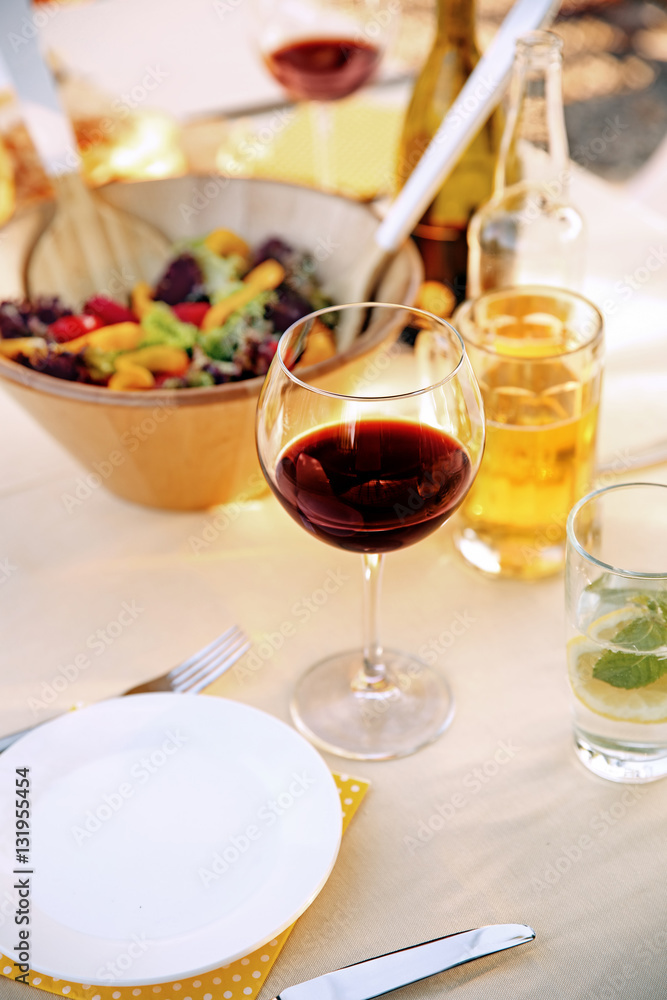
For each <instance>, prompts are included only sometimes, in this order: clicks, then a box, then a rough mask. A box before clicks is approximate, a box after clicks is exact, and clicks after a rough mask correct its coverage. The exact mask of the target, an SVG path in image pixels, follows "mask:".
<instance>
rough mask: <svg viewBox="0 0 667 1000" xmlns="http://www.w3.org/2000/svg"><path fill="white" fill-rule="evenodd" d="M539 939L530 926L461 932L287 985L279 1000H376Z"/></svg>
mask: <svg viewBox="0 0 667 1000" xmlns="http://www.w3.org/2000/svg"><path fill="white" fill-rule="evenodd" d="M534 937H535V931H534V930H533V929H532V927H528V926H526V924H490V925H489V926H487V927H478V928H477V929H476V930H472V931H460V932H459V933H458V934H448V935H447V937H441V938H435V940H434V941H426V942H425V943H424V944H416V945H413V946H412V947H411V948H401V950H400V951H392V952H389V954H388V955H380V956H379V957H378V958H369V959H367V960H366V961H365V962H357V963H356V965H348V966H346V967H345V968H344V969H337V970H336V972H327V973H326V974H325V975H323V976H316V978H315V979H309V980H308V981H307V982H305V983H297V985H296V986H288V987H287V989H285V990H282V992H281V993H279V994H278V996H277V997H275V998H274V1000H372V998H373V997H379V996H382V995H383V994H384V993H391V991H392V990H397V989H399V988H400V987H401V986H408V985H409V984H410V983H416V982H417V981H418V980H419V979H426V978H427V977H428V976H434V975H435V974H436V973H437V972H444V971H445V970H446V969H453V968H455V967H456V966H457V965H464V964H465V963H466V962H472V961H474V959H476V958H482V957H483V956H484V955H493V954H494V952H497V951H504V950H505V948H515V947H516V946H517V945H518V944H526V943H527V942H528V941H532V940H533V939H534Z"/></svg>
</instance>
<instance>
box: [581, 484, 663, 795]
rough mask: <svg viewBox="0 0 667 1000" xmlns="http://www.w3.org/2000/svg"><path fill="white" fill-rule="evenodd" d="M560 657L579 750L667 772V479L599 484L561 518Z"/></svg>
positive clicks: (609, 768) (643, 777)
mask: <svg viewBox="0 0 667 1000" xmlns="http://www.w3.org/2000/svg"><path fill="white" fill-rule="evenodd" d="M565 601H566V617H567V630H568V635H567V666H568V676H569V681H570V689H571V692H572V704H573V713H574V743H575V750H576V753H577V756H578V757H579V760H581V761H582V763H583V764H585V765H586V767H587V768H589V769H590V770H591V771H593V772H594V773H595V774H598V775H600V776H601V777H603V778H609V779H611V780H612V781H624V782H633V783H639V782H646V781H653V780H655V779H656V778H661V777H664V776H665V775H667V485H665V484H660V483H624V484H620V485H616V486H609V487H607V488H605V489H601V490H597V491H596V492H594V493H590V494H589V495H588V496H586V497H584V498H583V499H582V500H580V501H579V502H578V503H577V504H575V506H574V507H573V508H572V511H571V512H570V516H569V518H568V521H567V562H566V574H565Z"/></svg>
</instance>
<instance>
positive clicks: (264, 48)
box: [255, 0, 398, 188]
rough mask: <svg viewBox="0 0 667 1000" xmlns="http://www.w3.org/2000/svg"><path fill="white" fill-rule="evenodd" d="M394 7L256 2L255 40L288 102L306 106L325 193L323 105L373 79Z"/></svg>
mask: <svg viewBox="0 0 667 1000" xmlns="http://www.w3.org/2000/svg"><path fill="white" fill-rule="evenodd" d="M389 3H391V9H389ZM397 7H398V3H397V0H255V9H256V13H257V22H256V27H255V31H256V41H257V44H258V46H259V50H260V53H261V55H262V57H263V59H264V63H265V65H266V67H267V69H268V70H269V72H270V73H271V75H272V76H273V77H274V79H275V80H277V82H278V83H279V84H280V85H281V86H282V87H283V88H284V89H285V90H286V91H287V93H288V94H289V96H290V97H291V98H292V99H293V100H296V101H306V102H309V104H308V107H309V111H310V117H311V124H312V134H313V150H314V164H315V170H316V173H317V175H318V180H319V182H320V184H321V186H322V187H324V188H332V187H333V186H334V183H333V178H334V176H335V173H334V170H333V169H332V162H331V160H332V143H331V116H330V113H329V106H328V102H329V101H337V100H340V99H341V98H344V97H348V96H349V95H350V94H353V93H354V92H355V91H357V90H359V89H360V88H361V87H363V86H364V84H366V83H368V81H369V80H370V79H371V78H372V76H373V74H374V73H375V71H376V70H377V68H378V66H379V63H380V60H381V58H382V55H383V53H384V49H385V46H386V42H387V37H388V32H389V29H390V27H391V25H392V24H393V22H394V21H395V19H396V10H397Z"/></svg>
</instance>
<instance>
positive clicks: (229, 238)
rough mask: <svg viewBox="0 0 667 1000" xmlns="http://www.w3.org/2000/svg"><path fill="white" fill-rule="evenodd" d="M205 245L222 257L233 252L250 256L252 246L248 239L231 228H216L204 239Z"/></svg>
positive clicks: (240, 255) (242, 255)
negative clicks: (233, 231) (249, 244)
mask: <svg viewBox="0 0 667 1000" xmlns="http://www.w3.org/2000/svg"><path fill="white" fill-rule="evenodd" d="M204 246H206V247H208V249H209V250H212V251H213V253H217V254H218V255H219V256H220V257H226V256H228V255H229V254H233V253H235V254H238V255H239V257H245V258H246V259H247V258H248V257H249V256H250V247H249V246H248V244H247V243H246V241H245V240H242V239H241V237H240V236H237V235H236V233H232V232H231V230H229V229H214V230H213V232H211V233H209V234H208V236H207V237H206V239H205V240H204Z"/></svg>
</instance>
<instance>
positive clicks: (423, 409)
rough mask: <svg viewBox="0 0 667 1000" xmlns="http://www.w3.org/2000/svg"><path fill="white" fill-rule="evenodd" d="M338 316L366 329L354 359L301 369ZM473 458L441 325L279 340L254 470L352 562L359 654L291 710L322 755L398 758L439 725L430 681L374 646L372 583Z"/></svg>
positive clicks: (312, 683)
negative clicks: (357, 560) (358, 587)
mask: <svg viewBox="0 0 667 1000" xmlns="http://www.w3.org/2000/svg"><path fill="white" fill-rule="evenodd" d="M350 313H352V318H353V320H354V323H355V326H356V327H357V328H359V329H364V330H365V333H364V334H363V335H362V339H361V340H360V341H359V344H360V350H359V353H357V355H356V357H354V359H353V360H350V361H348V362H346V363H341V362H340V361H339V360H338V359H336V358H334V359H332V360H331V361H329V362H326V363H324V364H320V365H317V366H313V367H306V368H303V366H301V365H300V364H299V360H300V358H302V357H304V352H305V351H306V350H307V349H308V345H309V342H312V340H313V339H315V340H316V339H317V338H318V337H321V336H322V335H323V327H328V328H332V327H333V328H335V327H336V325H337V324H339V323H341V322H343V321H348V322H349V319H350ZM364 342H365V343H367V344H368V345H369V347H368V349H367V350H366V351H363V347H362V345H363V344H364ZM372 344H375V345H376V346H375V347H371V346H370V345H372ZM483 447H484V415H483V410H482V402H481V396H480V393H479V388H478V386H477V383H476V381H475V377H474V375H473V373H472V369H471V367H470V364H469V362H468V358H467V356H466V353H465V348H464V346H463V341H462V340H461V338H460V336H459V334H458V333H457V332H456V331H455V330H454V329H453V327H451V326H450V325H449V324H448V323H446V322H445V321H444V320H439V319H437V318H436V317H434V316H431V315H430V314H429V313H425V312H421V311H420V310H416V309H410V308H408V307H406V306H400V305H386V304H377V303H362V304H355V305H346V306H335V307H332V308H330V309H326V310H320V311H319V312H316V313H311V314H310V315H309V316H306V317H304V318H303V319H301V320H299V321H298V322H297V323H295V324H294V325H293V326H292V327H290V329H289V330H287V332H286V333H285V334H284V335H283V337H282V339H281V340H280V343H279V346H278V351H277V353H276V356H275V358H274V360H273V362H272V363H271V367H270V369H269V372H268V374H267V377H266V380H265V383H264V386H263V389H262V393H261V395H260V399H259V405H258V412H257V450H258V454H259V459H260V463H261V465H262V470H263V472H264V475H265V476H266V479H267V481H268V483H269V486H270V487H271V489H272V490H273V492H274V493H275V495H276V496H277V498H278V500H279V501H280V503H281V504H282V506H283V507H284V508H285V509H286V510H287V512H288V513H289V514H290V515H291V516H292V517H293V518H294V520H295V521H296V522H297V523H298V524H300V525H301V526H302V527H303V528H305V529H306V530H307V531H309V532H310V533H311V534H313V535H314V536H315V537H316V538H319V539H320V540H322V541H324V542H327V543H328V544H329V545H333V546H335V547H337V548H342V549H347V550H348V551H351V552H359V553H361V555H362V557H363V570H364V631H363V649H362V650H351V651H349V652H345V653H340V654H337V655H334V656H330V657H328V658H327V659H325V660H322V661H321V662H319V663H318V664H316V665H315V666H314V667H311V669H310V670H309V671H308V673H306V674H305V676H304V677H303V678H302V679H301V681H300V682H299V685H298V687H297V690H296V693H295V695H294V699H293V702H292V715H293V718H294V721H295V723H296V725H297V727H298V728H299V729H300V730H301V731H302V732H303V733H304V734H305V735H306V736H308V737H309V738H310V739H311V740H312V741H313V742H315V743H316V744H317V745H318V746H320V747H321V748H322V749H324V750H328V751H329V752H331V753H337V754H341V755H342V756H347V757H354V758H358V759H369V760H373V759H377V760H379V759H384V758H389V757H401V756H404V755H406V754H409V753H412V752H414V751H415V750H417V749H419V747H421V746H423V745H424V744H426V743H429V742H431V741H432V740H434V739H435V738H436V737H437V736H438V735H439V734H440V733H441V732H442V731H443V730H444V729H445V728H446V726H447V725H448V723H449V721H450V720H451V717H452V699H451V694H450V691H449V687H448V685H447V682H446V680H445V679H444V677H442V675H441V674H440V673H439V671H437V670H434V669H433V668H432V667H429V666H427V665H426V664H425V663H423V662H421V661H420V660H419V659H417V658H416V657H414V656H412V655H410V654H408V653H403V652H398V651H395V650H385V649H383V647H382V644H381V642H380V639H379V632H378V614H379V595H380V575H381V569H382V559H383V554H384V553H385V552H391V551H395V550H397V549H402V548H404V547H405V546H407V545H412V544H413V543H414V542H418V541H420V540H421V539H422V538H425V537H426V536H427V535H429V534H430V533H431V532H433V531H435V529H436V528H438V527H439V526H440V525H441V524H443V523H444V522H445V521H446V520H447V519H448V518H449V517H450V516H451V515H452V514H453V513H454V511H455V510H456V509H457V507H458V506H459V504H460V503H461V502H462V500H463V498H464V497H465V495H466V493H467V492H468V490H469V489H470V486H471V484H472V482H473V480H474V478H475V475H476V474H477V470H478V468H479V463H480V461H481V457H482V452H483Z"/></svg>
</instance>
